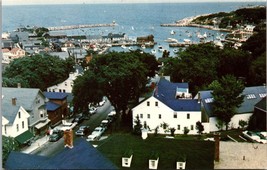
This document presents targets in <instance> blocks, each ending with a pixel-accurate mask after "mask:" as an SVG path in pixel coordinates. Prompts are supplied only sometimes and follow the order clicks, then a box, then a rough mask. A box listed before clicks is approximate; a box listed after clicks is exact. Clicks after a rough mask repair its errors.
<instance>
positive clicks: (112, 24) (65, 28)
mask: <svg viewBox="0 0 267 170" xmlns="http://www.w3.org/2000/svg"><path fill="white" fill-rule="evenodd" d="M116 25H117V24H116V23H111V24H84V25H69V26H56V27H47V29H48V30H49V31H59V30H71V29H79V28H95V27H114V26H116Z"/></svg>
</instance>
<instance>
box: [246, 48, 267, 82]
mask: <svg viewBox="0 0 267 170" xmlns="http://www.w3.org/2000/svg"><path fill="white" fill-rule="evenodd" d="M248 81H249V84H251V85H262V84H264V83H266V52H264V53H262V54H261V55H260V56H259V57H258V58H257V59H255V60H254V61H252V63H251V65H250V68H249V80H248Z"/></svg>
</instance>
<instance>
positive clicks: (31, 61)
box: [3, 55, 74, 90]
mask: <svg viewBox="0 0 267 170" xmlns="http://www.w3.org/2000/svg"><path fill="white" fill-rule="evenodd" d="M73 66H74V60H70V59H68V60H63V59H61V58H59V57H58V56H50V55H34V56H32V57H30V56H26V57H23V58H18V59H15V60H13V61H12V62H11V63H10V65H9V67H8V68H7V69H6V70H5V72H4V73H3V77H4V79H3V80H4V81H5V82H3V84H4V85H8V84H9V83H8V81H7V80H8V79H13V80H22V83H21V84H22V85H24V84H25V85H27V86H28V87H31V88H40V89H41V90H46V88H47V87H49V86H52V85H55V84H58V83H60V82H62V81H64V80H65V79H66V78H67V77H68V75H69V73H70V72H71V71H72V70H73ZM12 86H13V85H12Z"/></svg>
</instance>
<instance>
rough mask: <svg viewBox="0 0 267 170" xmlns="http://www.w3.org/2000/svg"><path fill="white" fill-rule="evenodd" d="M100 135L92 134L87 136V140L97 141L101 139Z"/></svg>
mask: <svg viewBox="0 0 267 170" xmlns="http://www.w3.org/2000/svg"><path fill="white" fill-rule="evenodd" d="M99 138H100V136H98V135H97V134H91V135H89V136H88V137H87V141H96V140H99Z"/></svg>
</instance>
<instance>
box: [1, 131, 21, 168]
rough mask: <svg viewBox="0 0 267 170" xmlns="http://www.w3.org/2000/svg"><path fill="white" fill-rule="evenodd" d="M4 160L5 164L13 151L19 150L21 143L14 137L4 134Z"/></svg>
mask: <svg viewBox="0 0 267 170" xmlns="http://www.w3.org/2000/svg"><path fill="white" fill-rule="evenodd" d="M2 150H3V151H2V156H3V158H2V160H3V165H5V162H6V160H7V158H8V155H9V154H10V152H11V151H19V143H18V142H17V141H16V140H15V139H14V138H12V137H6V136H2ZM3 167H4V166H3Z"/></svg>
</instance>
